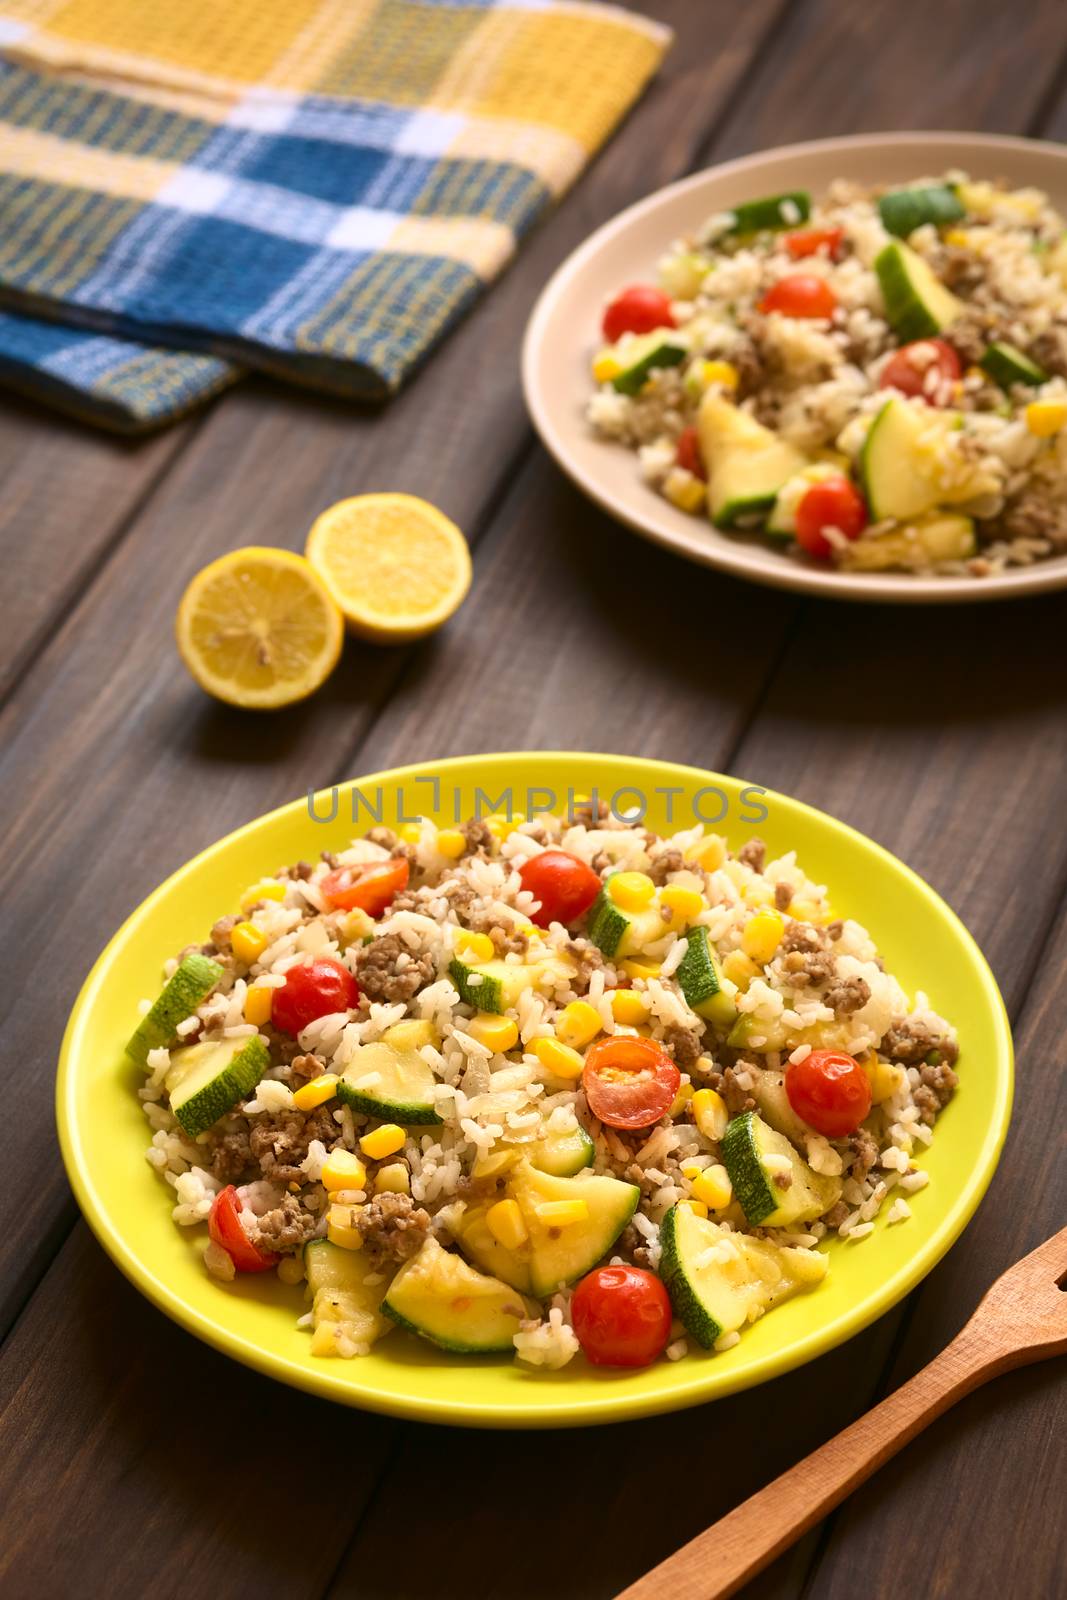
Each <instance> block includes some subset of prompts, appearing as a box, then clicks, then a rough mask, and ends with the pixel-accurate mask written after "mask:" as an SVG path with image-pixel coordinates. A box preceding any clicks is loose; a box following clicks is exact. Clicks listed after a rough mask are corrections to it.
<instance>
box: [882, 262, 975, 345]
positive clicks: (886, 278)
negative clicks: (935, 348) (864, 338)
mask: <svg viewBox="0 0 1067 1600" xmlns="http://www.w3.org/2000/svg"><path fill="white" fill-rule="evenodd" d="M874 270H875V274H876V276H877V278H878V283H879V285H880V287H881V290H882V298H883V300H884V301H885V314H886V321H887V322H888V323H889V326H890V327H891V328H892V329H893V332H894V333H895V334H896V335H897V337H898V338H900V339H903V340H905V341H906V342H908V343H910V342H911V341H912V340H913V339H932V338H933V337H934V335H935V334H938V333H941V332H942V331H943V329H945V328H947V327H948V326H949V325H950V323H953V322H955V320H956V318H957V317H958V316H959V315H960V313H961V312H962V311H963V303H962V301H960V300H957V299H956V296H955V295H954V294H952V293H951V292H950V291H949V290H948V289H946V288H945V285H944V284H943V283H942V282H941V281H940V279H939V278H937V277H936V276H935V274H934V273H933V271H932V270H931V268H930V267H929V266H928V265H927V264H926V262H925V261H924V260H923V258H922V256H920V255H916V253H915V251H914V250H911V249H909V247H908V246H907V245H906V244H901V242H900V240H899V239H894V240H893V241H892V242H891V243H890V244H887V245H886V246H885V248H884V249H882V250H880V251H879V252H878V254H877V255H876V256H875V258H874Z"/></svg>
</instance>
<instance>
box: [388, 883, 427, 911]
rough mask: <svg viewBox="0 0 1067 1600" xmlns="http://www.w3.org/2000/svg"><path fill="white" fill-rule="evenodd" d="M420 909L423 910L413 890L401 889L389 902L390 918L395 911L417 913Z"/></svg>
mask: <svg viewBox="0 0 1067 1600" xmlns="http://www.w3.org/2000/svg"><path fill="white" fill-rule="evenodd" d="M420 909H425V908H424V907H423V906H422V902H421V901H420V899H419V897H418V895H417V894H416V892H415V890H414V889H402V890H401V892H400V893H399V894H397V895H394V896H393V898H392V899H391V900H390V902H389V915H390V916H393V914H394V913H395V912H397V911H419V910H420Z"/></svg>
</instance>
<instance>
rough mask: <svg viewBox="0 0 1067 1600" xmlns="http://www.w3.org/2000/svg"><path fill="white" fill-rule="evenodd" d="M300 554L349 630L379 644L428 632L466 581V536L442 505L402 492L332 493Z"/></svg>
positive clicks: (457, 600)
mask: <svg viewBox="0 0 1067 1600" xmlns="http://www.w3.org/2000/svg"><path fill="white" fill-rule="evenodd" d="M307 557H308V560H309V561H310V562H311V564H312V566H313V567H314V568H315V570H316V572H318V574H319V576H320V577H321V578H322V581H323V582H324V583H325V584H326V586H327V588H328V589H329V591H330V593H331V594H332V595H333V597H334V599H335V600H336V601H337V604H338V605H339V606H340V608H341V610H342V611H343V612H344V616H345V621H346V622H347V623H348V626H349V628H350V629H351V630H352V632H353V633H357V634H360V635H361V636H362V637H363V638H366V639H373V640H376V641H377V642H379V643H381V644H403V643H404V642H406V641H407V640H410V639H421V638H422V637H423V635H424V634H427V633H432V632H433V631H434V629H435V628H439V627H440V626H441V624H442V623H444V622H447V621H448V619H449V617H450V616H451V615H452V613H453V612H454V611H456V610H457V609H458V607H459V606H460V605H461V604H462V602H463V600H464V598H465V596H466V593H467V590H468V589H469V588H470V582H471V558H470V551H469V550H468V548H467V541H466V539H464V537H463V535H462V533H461V532H460V530H459V529H458V528H457V527H456V525H455V523H454V522H451V521H450V520H449V519H448V517H446V516H445V515H444V513H443V512H441V511H438V510H437V508H436V507H435V506H431V505H429V504H428V503H427V502H426V501H425V500H419V499H417V498H416V496H415V495H410V494H361V495H356V496H354V497H353V498H352V499H350V500H339V501H338V502H337V504H336V505H333V506H331V507H330V508H329V510H328V511H324V512H323V513H322V515H321V516H320V517H319V518H318V519H317V520H316V522H315V523H314V525H313V527H312V529H311V532H310V533H309V534H308V540H307Z"/></svg>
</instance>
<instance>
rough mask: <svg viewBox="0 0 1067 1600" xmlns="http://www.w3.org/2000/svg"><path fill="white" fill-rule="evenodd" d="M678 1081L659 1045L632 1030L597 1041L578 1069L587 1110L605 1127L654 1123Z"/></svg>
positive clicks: (676, 1072) (672, 1093)
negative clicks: (634, 1034)
mask: <svg viewBox="0 0 1067 1600" xmlns="http://www.w3.org/2000/svg"><path fill="white" fill-rule="evenodd" d="M681 1081H682V1075H681V1073H680V1072H679V1071H678V1068H677V1067H676V1066H675V1064H674V1062H673V1061H672V1060H671V1058H670V1056H669V1055H668V1054H667V1052H666V1050H664V1048H663V1046H662V1045H658V1044H656V1043H655V1041H654V1040H652V1039H642V1038H639V1037H634V1036H633V1035H631V1034H614V1035H611V1036H610V1037H608V1038H606V1039H600V1040H598V1042H597V1043H596V1044H595V1045H593V1046H592V1048H591V1049H590V1050H589V1051H588V1052H587V1054H586V1057H585V1067H584V1069H583V1071H582V1087H583V1088H584V1089H585V1097H586V1099H587V1100H588V1101H589V1109H590V1111H591V1112H592V1113H593V1115H594V1117H599V1119H600V1121H601V1122H606V1123H607V1124H608V1126H609V1127H610V1128H647V1127H648V1126H649V1125H650V1124H651V1123H653V1122H658V1121H659V1119H660V1117H662V1115H663V1113H664V1112H665V1111H666V1110H667V1108H668V1107H669V1106H670V1104H671V1102H672V1101H673V1099H674V1097H675V1095H676V1094H677V1093H678V1088H679V1085H680V1084H681Z"/></svg>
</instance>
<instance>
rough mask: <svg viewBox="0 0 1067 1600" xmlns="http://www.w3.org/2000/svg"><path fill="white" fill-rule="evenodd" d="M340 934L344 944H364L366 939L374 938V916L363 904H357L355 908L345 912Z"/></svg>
mask: <svg viewBox="0 0 1067 1600" xmlns="http://www.w3.org/2000/svg"><path fill="white" fill-rule="evenodd" d="M340 934H341V941H342V943H343V944H362V943H363V941H364V939H373V938H374V918H373V917H371V916H369V915H368V914H367V912H366V911H364V910H363V909H362V907H361V906H356V907H355V908H354V910H352V911H346V912H345V915H344V917H343V918H342V920H341V924H340Z"/></svg>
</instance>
